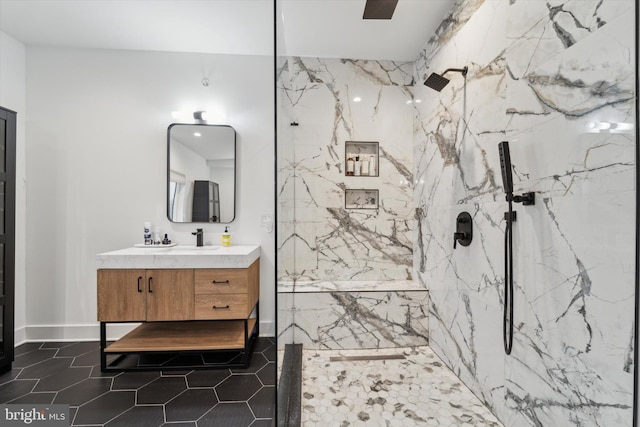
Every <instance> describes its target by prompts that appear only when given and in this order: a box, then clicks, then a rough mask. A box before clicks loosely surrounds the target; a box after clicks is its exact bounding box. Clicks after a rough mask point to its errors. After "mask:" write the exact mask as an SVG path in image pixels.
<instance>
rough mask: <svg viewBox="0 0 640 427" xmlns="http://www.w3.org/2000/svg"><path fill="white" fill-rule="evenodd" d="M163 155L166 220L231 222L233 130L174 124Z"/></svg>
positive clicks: (233, 164)
mask: <svg viewBox="0 0 640 427" xmlns="http://www.w3.org/2000/svg"><path fill="white" fill-rule="evenodd" d="M167 152H168V155H167V217H168V218H169V220H170V221H172V222H221V223H229V222H231V221H233V219H234V218H235V207H236V203H235V200H236V131H235V130H234V129H233V128H232V127H231V126H222V125H204V124H177V123H174V124H172V125H170V126H169V130H168V133H167Z"/></svg>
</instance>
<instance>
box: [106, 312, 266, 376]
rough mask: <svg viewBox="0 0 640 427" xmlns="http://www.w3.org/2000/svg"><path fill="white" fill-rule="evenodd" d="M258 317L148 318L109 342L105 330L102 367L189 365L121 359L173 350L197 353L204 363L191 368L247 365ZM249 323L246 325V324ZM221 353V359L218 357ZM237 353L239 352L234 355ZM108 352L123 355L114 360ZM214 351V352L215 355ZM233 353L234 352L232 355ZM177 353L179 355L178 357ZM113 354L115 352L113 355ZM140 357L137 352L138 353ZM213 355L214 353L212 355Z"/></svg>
mask: <svg viewBox="0 0 640 427" xmlns="http://www.w3.org/2000/svg"><path fill="white" fill-rule="evenodd" d="M256 323H257V319H255V318H250V319H246V320H215V321H182V322H149V323H142V324H141V325H140V326H138V327H137V328H135V329H134V330H132V331H131V332H129V333H128V334H126V335H125V336H123V337H122V338H120V339H119V340H117V341H115V342H113V343H111V344H107V343H106V339H105V338H106V337H105V330H104V327H103V331H102V332H101V336H102V337H101V341H102V340H104V341H102V342H103V343H104V346H102V349H103V350H102V352H101V353H102V356H101V365H102V366H101V368H102V370H103V371H106V370H146V369H158V368H161V369H181V368H186V367H188V366H185V365H182V364H180V365H177V366H170V365H165V364H164V363H163V364H161V366H155V367H153V366H148V367H145V366H144V362H143V361H142V360H139V359H136V360H137V361H136V362H135V363H134V364H133V365H131V364H129V363H125V364H124V365H123V364H121V363H119V362H121V361H122V360H123V358H125V357H126V355H136V354H137V355H139V356H140V357H143V355H145V354H146V355H152V354H171V353H175V354H176V355H177V356H179V355H181V354H185V353H192V354H193V353H195V354H196V355H198V357H197V359H198V360H199V359H202V360H203V363H202V364H198V365H194V366H190V367H191V368H195V369H198V368H216V367H248V365H249V361H250V357H251V350H252V347H253V344H254V342H255V340H256V338H257V335H258V330H257V325H256ZM245 325H246V326H245ZM245 327H246V329H245ZM216 353H218V354H220V356H221V357H222V359H221V360H220V362H218V361H217V360H216V359H215V357H214V356H215V354H216ZM234 354H236V356H234ZM108 355H120V357H119V359H116V360H115V361H114V362H113V363H110V362H108V361H107V356H108ZM212 355H213V356H212ZM229 355H231V356H229ZM177 356H176V357H177ZM110 357H113V356H110ZM136 357H137V356H136ZM212 357H214V358H213V359H212Z"/></svg>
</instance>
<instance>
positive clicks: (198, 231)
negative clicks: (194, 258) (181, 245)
mask: <svg viewBox="0 0 640 427" xmlns="http://www.w3.org/2000/svg"><path fill="white" fill-rule="evenodd" d="M191 234H193V235H194V236H196V246H204V241H203V240H204V239H203V235H204V232H203V231H202V228H196V231H194V232H192V233H191Z"/></svg>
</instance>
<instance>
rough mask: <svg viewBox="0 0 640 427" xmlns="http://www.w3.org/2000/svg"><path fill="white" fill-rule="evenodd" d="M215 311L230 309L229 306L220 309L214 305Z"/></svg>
mask: <svg viewBox="0 0 640 427" xmlns="http://www.w3.org/2000/svg"><path fill="white" fill-rule="evenodd" d="M211 308H213V309H214V310H228V309H229V304H227V305H225V306H224V307H218V306H217V305H214V306H213V307H211Z"/></svg>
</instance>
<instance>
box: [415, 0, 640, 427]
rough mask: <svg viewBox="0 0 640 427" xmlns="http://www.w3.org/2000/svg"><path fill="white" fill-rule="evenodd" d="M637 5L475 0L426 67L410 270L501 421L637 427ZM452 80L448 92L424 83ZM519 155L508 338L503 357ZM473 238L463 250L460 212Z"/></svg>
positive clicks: (612, 0)
mask: <svg viewBox="0 0 640 427" xmlns="http://www.w3.org/2000/svg"><path fill="white" fill-rule="evenodd" d="M634 7H635V4H634V1H633V0H575V1H571V0H568V1H567V0H565V1H557V0H548V1H538V0H511V1H506V0H505V1H499V0H466V1H458V2H456V4H455V6H454V8H453V9H452V12H451V14H450V16H449V17H448V18H447V19H445V20H444V21H443V23H442V25H441V26H440V28H439V29H438V31H437V32H436V34H435V35H434V36H433V37H432V38H431V39H430V40H429V41H428V42H427V43H426V44H425V46H424V49H423V51H422V52H421V53H420V55H419V57H418V58H417V60H416V63H415V71H414V76H415V80H416V82H417V83H416V88H415V94H414V96H415V97H416V99H417V98H420V99H422V101H423V102H422V103H421V104H414V117H415V119H414V153H413V155H414V173H415V177H416V183H417V184H416V188H415V203H416V217H417V218H418V219H419V221H418V222H417V224H416V227H415V233H414V244H413V246H414V269H415V270H414V274H415V277H416V278H417V279H418V280H419V282H420V283H421V284H423V286H428V288H429V294H430V313H429V325H430V327H429V339H430V345H431V347H432V348H433V350H434V351H435V352H436V353H437V354H438V355H439V356H440V357H441V358H442V359H443V360H444V361H445V362H446V363H447V364H448V365H449V366H450V367H451V368H452V369H453V370H454V372H456V374H457V375H458V376H459V377H460V378H461V379H462V380H463V381H464V382H465V384H467V386H469V387H470V388H471V389H472V390H473V391H474V392H475V393H476V394H477V395H478V396H479V397H481V399H482V400H484V402H485V403H486V404H487V405H488V406H489V407H491V408H492V409H493V411H494V412H495V413H496V414H497V415H498V417H499V418H500V419H501V420H502V421H503V422H504V424H505V425H508V426H512V427H520V426H554V425H563V426H570V425H571V426H612V425H616V426H631V425H632V405H633V375H634V368H635V367H634V366H633V324H634V296H635V295H634V288H635V285H634V271H635V260H634V254H635V233H634V230H635V191H636V189H635V173H636V165H635V161H634V159H635V156H634V153H635V152H634V149H635V138H636V136H635V129H634V123H635V116H636V114H637V112H636V109H635V108H636V107H635V105H634V94H635V86H634V84H635V83H634V82H635V60H636V58H635V40H634V37H635V31H634V25H635V23H634V15H635V9H634ZM464 65H467V66H469V74H468V75H467V77H466V80H465V78H463V77H462V76H461V75H460V74H455V73H452V74H448V75H447V77H449V78H451V82H450V83H449V85H448V86H447V87H445V88H444V89H443V90H442V92H440V93H438V92H435V91H433V90H431V89H428V88H426V87H423V86H422V85H421V84H420V83H421V82H423V81H424V80H425V78H426V77H427V76H428V75H429V74H430V73H431V72H432V71H435V72H441V71H443V70H444V69H446V68H449V67H462V66H464ZM502 140H507V141H509V143H510V148H511V161H512V163H513V176H514V187H515V193H516V194H520V193H522V192H525V191H534V192H535V193H536V204H535V206H526V207H525V206H522V205H519V204H516V205H515V210H516V211H517V215H518V216H517V221H516V222H515V223H514V277H515V295H514V299H515V315H514V323H515V332H514V343H513V352H512V354H511V355H509V356H505V355H504V351H503V344H502V304H503V296H502V293H503V289H504V259H503V257H504V248H503V244H504V243H503V239H504V237H503V236H504V228H505V222H504V220H503V214H504V212H505V210H506V203H505V202H504V194H503V191H502V188H501V187H502V180H501V176H500V163H499V159H498V143H499V142H500V141H502ZM461 211H468V212H469V213H471V215H472V217H473V221H474V240H473V243H472V244H471V246H469V247H466V248H465V247H458V249H456V250H453V249H452V235H453V231H454V228H455V218H456V216H457V214H458V213H459V212H461Z"/></svg>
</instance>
